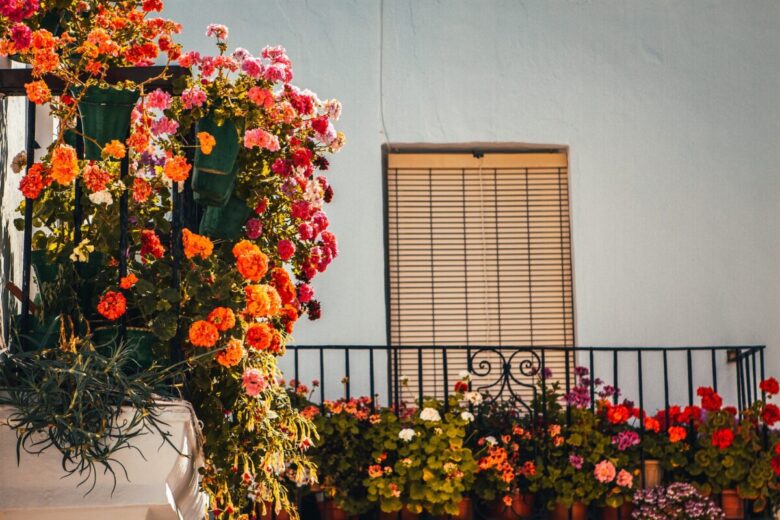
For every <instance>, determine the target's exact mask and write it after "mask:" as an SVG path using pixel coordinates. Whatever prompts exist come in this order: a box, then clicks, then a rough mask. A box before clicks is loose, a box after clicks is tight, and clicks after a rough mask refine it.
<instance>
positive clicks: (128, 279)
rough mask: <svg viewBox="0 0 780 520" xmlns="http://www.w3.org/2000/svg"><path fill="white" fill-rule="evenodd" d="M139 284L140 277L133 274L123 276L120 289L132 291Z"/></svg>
mask: <svg viewBox="0 0 780 520" xmlns="http://www.w3.org/2000/svg"><path fill="white" fill-rule="evenodd" d="M137 283H138V277H137V276H136V275H134V274H133V273H130V274H128V275H127V276H123V277H122V279H121V280H119V287H121V288H122V289H130V288H132V287H133V286H134V285H135V284H137Z"/></svg>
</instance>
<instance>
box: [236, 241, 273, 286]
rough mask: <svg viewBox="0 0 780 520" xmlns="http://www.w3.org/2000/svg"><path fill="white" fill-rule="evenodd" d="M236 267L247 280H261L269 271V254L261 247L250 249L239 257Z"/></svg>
mask: <svg viewBox="0 0 780 520" xmlns="http://www.w3.org/2000/svg"><path fill="white" fill-rule="evenodd" d="M236 268H237V269H238V272H239V273H241V276H243V277H244V278H246V279H247V280H251V281H253V282H259V281H260V280H261V279H262V278H263V276H265V273H267V272H268V256H266V255H265V253H263V252H262V251H260V250H259V249H257V250H253V251H248V252H246V253H244V254H242V255H241V256H239V257H238V260H236Z"/></svg>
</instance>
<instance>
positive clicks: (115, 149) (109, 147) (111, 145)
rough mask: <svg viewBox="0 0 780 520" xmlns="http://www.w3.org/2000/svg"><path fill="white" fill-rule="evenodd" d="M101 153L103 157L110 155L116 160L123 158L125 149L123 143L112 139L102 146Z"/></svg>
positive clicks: (125, 152)
mask: <svg viewBox="0 0 780 520" xmlns="http://www.w3.org/2000/svg"><path fill="white" fill-rule="evenodd" d="M102 155H103V157H111V158H112V159H116V160H119V159H124V157H125V155H127V149H126V148H125V145H123V144H122V143H121V142H119V141H117V140H116V139H114V140H113V141H110V142H108V143H106V145H105V146H104V147H103V152H102Z"/></svg>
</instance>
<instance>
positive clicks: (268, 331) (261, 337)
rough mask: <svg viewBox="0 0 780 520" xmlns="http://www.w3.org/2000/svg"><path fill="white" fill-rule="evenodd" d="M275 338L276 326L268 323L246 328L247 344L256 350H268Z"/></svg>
mask: <svg viewBox="0 0 780 520" xmlns="http://www.w3.org/2000/svg"><path fill="white" fill-rule="evenodd" d="M273 339H274V328H273V327H271V326H270V325H269V324H267V323H257V324H254V325H250V326H249V328H248V329H246V344H247V345H249V346H250V347H252V348H253V349H255V350H268V349H269V348H271V344H272V343H273Z"/></svg>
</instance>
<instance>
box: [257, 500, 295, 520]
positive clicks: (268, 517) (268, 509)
mask: <svg viewBox="0 0 780 520" xmlns="http://www.w3.org/2000/svg"><path fill="white" fill-rule="evenodd" d="M262 511H263V508H262V506H258V508H257V518H258V520H290V513H288V512H287V511H280V512H278V513H276V516H274V512H273V506H272V505H271V504H266V506H265V514H263V513H262Z"/></svg>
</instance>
